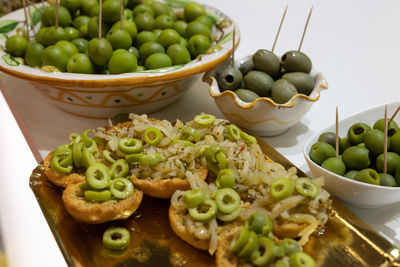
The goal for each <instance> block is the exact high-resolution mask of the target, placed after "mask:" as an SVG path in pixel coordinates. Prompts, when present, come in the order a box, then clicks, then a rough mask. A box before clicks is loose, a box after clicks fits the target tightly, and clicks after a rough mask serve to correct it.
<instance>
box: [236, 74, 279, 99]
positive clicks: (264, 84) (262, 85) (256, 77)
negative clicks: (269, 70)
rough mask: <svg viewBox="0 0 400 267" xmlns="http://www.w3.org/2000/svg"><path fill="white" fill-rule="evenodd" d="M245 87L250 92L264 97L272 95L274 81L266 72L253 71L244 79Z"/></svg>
mask: <svg viewBox="0 0 400 267" xmlns="http://www.w3.org/2000/svg"><path fill="white" fill-rule="evenodd" d="M243 81H244V85H245V87H246V88H247V89H248V90H251V91H253V92H254V93H256V94H257V95H259V96H261V97H264V96H269V95H271V88H272V85H273V84H274V80H273V79H272V78H271V76H269V75H268V74H266V73H265V72H262V71H258V70H252V71H249V72H248V73H247V74H246V76H244V77H243Z"/></svg>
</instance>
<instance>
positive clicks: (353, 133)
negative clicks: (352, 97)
mask: <svg viewBox="0 0 400 267" xmlns="http://www.w3.org/2000/svg"><path fill="white" fill-rule="evenodd" d="M371 130H372V129H371V127H370V126H369V125H368V124H365V123H362V122H357V123H355V124H353V125H352V126H351V127H350V128H349V130H348V132H347V136H348V137H349V141H350V143H351V144H353V145H357V144H359V143H362V142H364V136H365V134H366V133H367V132H368V131H371Z"/></svg>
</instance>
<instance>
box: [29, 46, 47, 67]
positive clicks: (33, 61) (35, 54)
mask: <svg viewBox="0 0 400 267" xmlns="http://www.w3.org/2000/svg"><path fill="white" fill-rule="evenodd" d="M43 51H44V46H43V45H42V44H40V43H36V42H33V43H30V44H29V45H28V47H27V48H26V52H25V58H24V59H25V62H26V64H27V65H28V66H31V67H36V66H41V65H42V54H43Z"/></svg>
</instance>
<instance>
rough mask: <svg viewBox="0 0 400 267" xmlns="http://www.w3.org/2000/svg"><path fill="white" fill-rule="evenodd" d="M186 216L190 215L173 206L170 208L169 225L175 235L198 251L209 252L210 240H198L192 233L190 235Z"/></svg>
mask: <svg viewBox="0 0 400 267" xmlns="http://www.w3.org/2000/svg"><path fill="white" fill-rule="evenodd" d="M185 216H188V215H185V214H182V213H180V212H179V211H178V210H177V209H176V208H175V207H174V206H172V205H170V206H169V210H168V217H169V223H170V225H171V228H172V230H174V232H175V234H176V235H177V236H179V237H180V238H182V239H183V240H184V241H186V242H187V243H188V244H190V245H192V246H193V247H195V248H197V249H201V250H208V248H209V243H210V239H209V238H208V239H197V238H196V237H195V236H194V235H193V234H192V233H190V232H189V231H188V229H187V228H186V225H185V222H184V220H185Z"/></svg>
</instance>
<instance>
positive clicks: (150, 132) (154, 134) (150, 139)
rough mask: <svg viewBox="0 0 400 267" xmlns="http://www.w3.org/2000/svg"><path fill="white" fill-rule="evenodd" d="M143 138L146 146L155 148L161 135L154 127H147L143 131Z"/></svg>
mask: <svg viewBox="0 0 400 267" xmlns="http://www.w3.org/2000/svg"><path fill="white" fill-rule="evenodd" d="M143 138H144V141H145V142H146V143H147V144H149V145H152V146H156V145H158V144H159V143H160V142H161V140H162V138H163V135H162V133H161V131H160V130H159V129H157V128H156V127H149V128H147V129H146V130H145V131H144V134H143Z"/></svg>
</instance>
